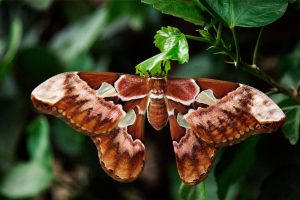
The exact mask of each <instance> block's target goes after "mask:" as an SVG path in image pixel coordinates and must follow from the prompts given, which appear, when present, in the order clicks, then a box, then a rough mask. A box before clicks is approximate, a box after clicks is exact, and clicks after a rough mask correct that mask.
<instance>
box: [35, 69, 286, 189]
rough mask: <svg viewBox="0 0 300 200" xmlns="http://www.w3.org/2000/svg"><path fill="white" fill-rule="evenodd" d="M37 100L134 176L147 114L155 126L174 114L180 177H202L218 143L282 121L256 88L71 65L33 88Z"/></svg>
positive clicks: (118, 171) (106, 161)
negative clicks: (73, 68)
mask: <svg viewBox="0 0 300 200" xmlns="http://www.w3.org/2000/svg"><path fill="white" fill-rule="evenodd" d="M31 98H32V101H33V103H34V105H35V107H36V108H37V109H38V110H40V111H41V112H45V113H48V114H51V115H54V116H57V117H59V118H61V119H63V120H64V121H65V122H66V123H68V124H69V125H70V126H72V127H73V128H75V129H76V130H78V131H80V132H83V133H85V134H87V135H88V136H90V137H91V139H92V140H93V141H94V143H95V145H96V146H97V149H98V155H99V160H100V163H101V166H102V168H103V169H104V170H105V171H106V172H107V173H108V174H109V175H110V176H111V177H113V178H114V179H116V180H118V181H122V182H128V181H132V180H134V179H136V178H138V176H139V175H140V173H141V172H142V170H143V168H144V161H145V146H144V143H143V140H144V121H145V114H146V113H147V119H148V122H149V123H150V124H151V125H152V127H153V128H154V129H156V130H161V129H162V128H164V127H165V125H166V124H167V123H168V122H169V124H170V132H171V137H172V140H173V147H174V152H175V157H176V161H177V168H178V172H179V175H180V178H181V179H182V180H183V181H184V182H185V183H186V184H189V185H194V184H197V183H199V182H200V181H202V180H203V179H204V178H205V177H206V176H207V175H208V172H209V170H210V168H211V167H212V163H213V160H214V158H215V156H216V153H217V151H218V148H219V147H222V146H227V145H232V144H235V143H238V142H241V141H242V140H244V139H246V138H247V137H249V136H251V135H253V134H256V133H269V132H273V131H275V130H277V129H278V127H279V126H280V125H282V123H283V122H284V119H285V115H284V113H283V112H282V111H281V109H280V108H279V107H278V106H277V105H276V104H275V103H274V102H273V101H272V100H271V99H270V98H269V97H267V96H266V95H265V94H264V93H262V92H260V91H258V90H256V89H255V88H252V87H249V86H246V85H242V84H238V83H231V82H226V81H219V80H212V79H204V78H195V79H193V78H169V79H165V78H159V77H139V76H135V75H128V74H117V73H109V72H103V73H100V72H99V73H97V72H94V73H92V72H67V73H62V74H58V75H56V76H54V77H52V78H50V79H48V80H47V81H45V82H44V83H42V84H40V85H39V86H38V87H37V88H35V89H34V90H33V91H32V95H31Z"/></svg>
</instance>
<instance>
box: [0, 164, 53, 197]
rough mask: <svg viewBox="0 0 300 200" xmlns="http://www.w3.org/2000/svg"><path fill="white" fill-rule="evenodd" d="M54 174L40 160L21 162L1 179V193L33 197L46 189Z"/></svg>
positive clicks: (10, 195)
mask: <svg viewBox="0 0 300 200" xmlns="http://www.w3.org/2000/svg"><path fill="white" fill-rule="evenodd" d="M52 178H53V174H52V172H51V170H49V169H47V168H45V167H44V166H43V165H42V164H41V163H39V162H34V161H33V162H28V163H20V164H17V165H15V166H14V167H12V168H11V169H10V170H9V171H8V172H7V173H5V174H4V176H3V177H2V179H1V182H0V193H1V194H2V195H4V196H6V197H8V198H28V197H33V196H35V195H37V194H39V193H40V192H42V191H43V190H45V189H46V188H47V187H48V186H49V185H50V183H51V181H52Z"/></svg>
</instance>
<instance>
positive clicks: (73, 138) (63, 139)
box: [52, 119, 84, 156]
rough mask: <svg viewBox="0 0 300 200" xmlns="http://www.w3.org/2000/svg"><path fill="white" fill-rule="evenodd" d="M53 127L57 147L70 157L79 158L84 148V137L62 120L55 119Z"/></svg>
mask: <svg viewBox="0 0 300 200" xmlns="http://www.w3.org/2000/svg"><path fill="white" fill-rule="evenodd" d="M52 127H53V129H52V130H53V134H52V135H53V139H54V144H55V146H56V147H57V148H58V149H59V150H60V151H61V152H63V153H64V154H66V155H68V156H78V155H79V154H80V153H81V150H82V147H83V142H84V135H82V134H81V133H79V132H77V131H75V130H74V129H72V128H71V127H70V126H68V125H67V124H66V123H64V122H63V121H62V120H60V119H54V120H53V124H52Z"/></svg>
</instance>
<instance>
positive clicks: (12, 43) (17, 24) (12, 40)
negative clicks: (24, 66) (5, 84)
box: [0, 16, 23, 81]
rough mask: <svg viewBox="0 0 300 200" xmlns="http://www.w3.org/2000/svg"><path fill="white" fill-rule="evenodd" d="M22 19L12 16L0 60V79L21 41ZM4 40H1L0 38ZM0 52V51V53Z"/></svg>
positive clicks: (8, 67)
mask: <svg viewBox="0 0 300 200" xmlns="http://www.w3.org/2000/svg"><path fill="white" fill-rule="evenodd" d="M22 27H23V25H22V21H21V19H20V18H19V17H17V16H16V17H14V18H13V20H12V23H11V26H10V33H9V36H10V37H9V40H8V44H7V51H6V53H5V55H4V56H3V58H2V59H1V60H0V81H1V80H2V79H3V78H4V76H5V75H6V73H7V72H8V71H9V69H10V67H11V62H12V61H13V59H14V57H15V55H16V53H17V50H18V48H19V46H20V43H21V37H22ZM0 41H1V42H4V41H3V40H0ZM0 50H1V49H0ZM1 53H2V52H0V55H1Z"/></svg>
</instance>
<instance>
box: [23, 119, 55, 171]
mask: <svg viewBox="0 0 300 200" xmlns="http://www.w3.org/2000/svg"><path fill="white" fill-rule="evenodd" d="M27 133H28V138H27V148H28V152H29V155H30V160H34V161H36V162H39V163H41V164H42V165H44V166H45V167H50V166H51V162H52V154H51V151H50V143H49V124H48V121H47V119H46V118H45V117H39V118H37V119H35V120H33V121H32V122H31V123H30V124H29V125H28V126H27Z"/></svg>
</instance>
